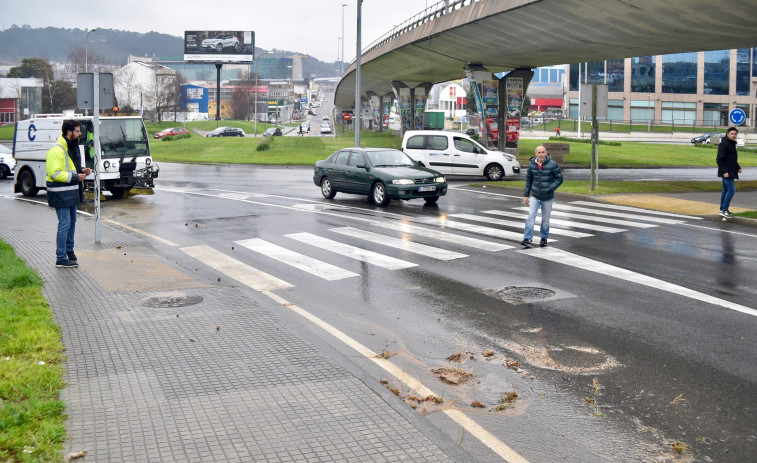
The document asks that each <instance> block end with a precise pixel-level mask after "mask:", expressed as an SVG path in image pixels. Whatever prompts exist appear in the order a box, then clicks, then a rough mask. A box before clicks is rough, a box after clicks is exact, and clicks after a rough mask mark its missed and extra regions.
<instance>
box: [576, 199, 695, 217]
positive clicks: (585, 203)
mask: <svg viewBox="0 0 757 463" xmlns="http://www.w3.org/2000/svg"><path fill="white" fill-rule="evenodd" d="M570 204H578V205H579V206H592V207H604V208H605V209H616V210H619V211H628V212H637V213H641V214H653V215H663V216H665V217H679V218H682V219H692V220H702V218H701V217H696V216H693V215H685V214H674V213H672V212H662V211H651V210H649V209H641V208H638V207H633V206H621V205H618V204H607V203H593V202H591V201H571V202H570Z"/></svg>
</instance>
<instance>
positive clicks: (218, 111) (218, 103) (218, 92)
mask: <svg viewBox="0 0 757 463" xmlns="http://www.w3.org/2000/svg"><path fill="white" fill-rule="evenodd" d="M221 66H223V63H216V120H217V121H220V120H221Z"/></svg>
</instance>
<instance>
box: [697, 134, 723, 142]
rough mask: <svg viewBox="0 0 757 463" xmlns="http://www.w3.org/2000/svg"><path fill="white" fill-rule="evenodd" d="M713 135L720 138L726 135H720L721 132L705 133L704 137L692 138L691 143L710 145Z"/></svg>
mask: <svg viewBox="0 0 757 463" xmlns="http://www.w3.org/2000/svg"><path fill="white" fill-rule="evenodd" d="M713 135H717V136H719V137H725V134H724V133H720V132H708V133H703V134H702V135H699V136H696V137H694V138H692V139H691V142H692V143H708V144H709V143H710V137H712V136H713Z"/></svg>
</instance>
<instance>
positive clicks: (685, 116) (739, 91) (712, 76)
mask: <svg viewBox="0 0 757 463" xmlns="http://www.w3.org/2000/svg"><path fill="white" fill-rule="evenodd" d="M566 69H567V70H568V74H569V82H568V84H567V89H568V91H567V100H568V101H567V102H568V104H569V108H570V109H569V114H570V117H571V118H576V117H577V116H578V101H579V87H578V83H579V81H580V82H584V83H589V84H591V83H601V84H607V85H608V91H609V94H608V112H607V120H609V121H626V122H628V121H630V122H631V123H632V124H633V123H650V122H651V123H655V124H670V125H673V126H691V127H707V126H709V127H723V126H728V125H730V123H729V122H728V113H729V112H730V111H731V110H732V109H735V108H740V109H742V110H743V111H744V112H745V113H746V116H747V121H746V123H745V125H747V126H750V127H755V122H757V121H756V120H755V119H757V117H755V116H757V114H756V113H755V111H756V110H757V108H755V104H756V103H757V48H739V49H731V50H717V51H703V52H693V53H677V54H670V55H656V56H640V57H635V58H625V59H617V60H606V61H593V62H588V63H574V64H570V65H566ZM537 71H538V69H537ZM579 76H580V77H579ZM579 79H580V80H579ZM529 90H530V89H529Z"/></svg>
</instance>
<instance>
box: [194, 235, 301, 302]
mask: <svg viewBox="0 0 757 463" xmlns="http://www.w3.org/2000/svg"><path fill="white" fill-rule="evenodd" d="M181 250H182V251H184V252H185V253H186V254H188V255H190V256H192V257H194V258H195V259H197V260H199V261H200V262H204V263H205V264H206V265H208V266H209V267H211V268H214V269H216V270H218V271H219V272H221V273H223V274H225V275H228V276H230V277H231V278H234V279H235V280H237V281H238V282H240V283H242V284H245V285H247V286H249V287H250V288H253V289H254V290H255V291H275V290H277V289H284V288H291V287H293V285H291V284H289V283H287V282H286V281H283V280H279V279H278V278H276V277H275V276H273V275H269V274H267V273H265V272H263V271H262V270H258V269H256V268H255V267H251V266H249V265H247V264H245V263H242V262H240V261H238V260H236V259H234V258H231V257H229V256H227V255H226V254H224V253H222V252H219V251H216V250H215V249H213V248H211V247H210V246H205V245H202V246H192V247H187V248H181Z"/></svg>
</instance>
